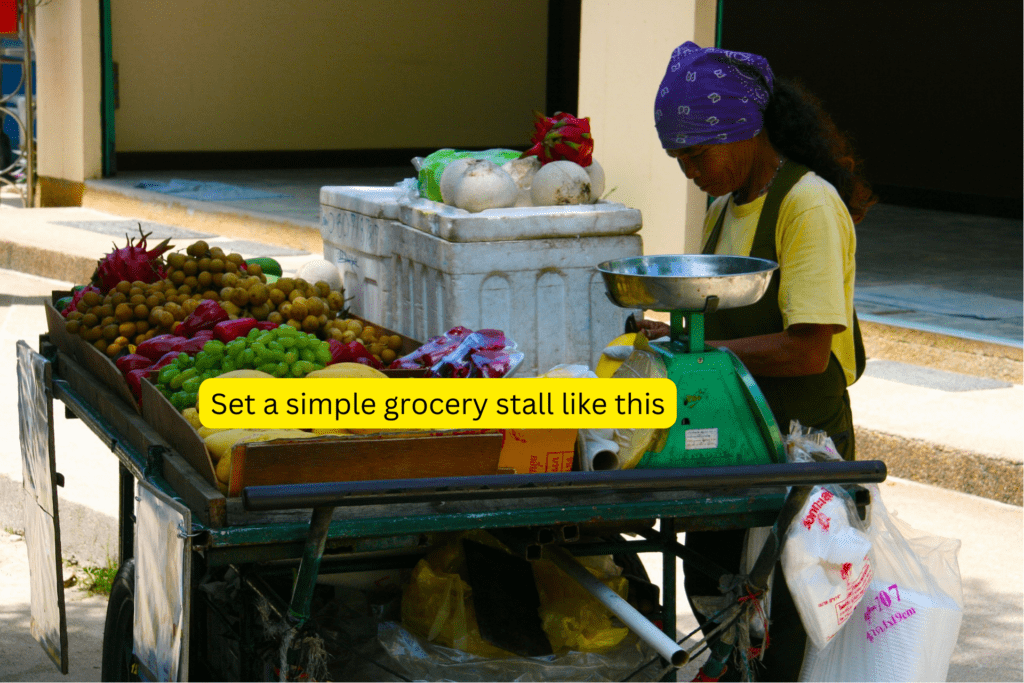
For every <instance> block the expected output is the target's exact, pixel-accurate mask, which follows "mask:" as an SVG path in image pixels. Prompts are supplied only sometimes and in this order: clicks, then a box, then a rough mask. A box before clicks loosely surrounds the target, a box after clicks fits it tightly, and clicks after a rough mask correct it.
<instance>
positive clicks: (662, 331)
mask: <svg viewBox="0 0 1024 683" xmlns="http://www.w3.org/2000/svg"><path fill="white" fill-rule="evenodd" d="M636 327H637V330H638V331H639V332H640V334H642V335H644V336H645V337H647V338H648V339H660V338H661V337H667V336H669V331H670V329H669V325H668V323H663V322H661V321H660V320H647V319H644V320H637V321H636Z"/></svg>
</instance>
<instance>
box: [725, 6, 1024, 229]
mask: <svg viewBox="0 0 1024 683" xmlns="http://www.w3.org/2000/svg"><path fill="white" fill-rule="evenodd" d="M720 7H721V9H720V11H721V16H720V17H719V20H720V22H721V47H724V48H727V49H733V50H742V51H745V52H755V53H758V54H762V55H764V56H766V57H767V58H768V60H769V62H770V63H771V65H772V68H773V70H774V71H775V73H776V74H777V75H779V76H781V77H786V78H793V79H798V80H800V81H802V82H803V83H804V85H806V86H807V87H808V88H809V89H810V90H811V91H812V92H814V93H815V94H816V95H818V97H820V98H821V99H822V101H823V103H824V104H825V106H826V108H827V109H828V111H829V112H830V113H832V115H833V117H834V118H835V120H836V123H837V125H838V126H839V127H840V128H841V129H843V130H845V131H847V132H849V133H850V134H852V136H853V138H854V141H855V142H856V144H857V148H858V150H859V152H860V154H861V155H862V156H863V157H864V159H865V160H866V162H867V169H868V173H869V175H870V177H871V180H872V183H873V184H874V185H875V188H876V191H877V192H878V194H879V195H880V196H881V197H882V201H883V202H886V203H889V204H899V205H904V206H921V207H927V208H932V209H942V210H950V211H960V212H966V213H979V214H987V215H993V216H1004V217H1008V218H1020V217H1021V214H1022V212H1021V206H1022V193H1021V187H1022V182H1024V178H1022V156H1021V152H1020V145H1019V143H1018V142H1017V140H1018V138H1017V136H1018V135H1019V134H1020V128H1021V120H1022V92H1024V91H1022V78H1024V72H1022V66H1021V64H1022V59H1021V57H1022V34H1021V31H1020V25H1021V19H1022V8H1021V4H1020V3H1019V2H1011V1H1010V0H976V1H975V2H961V1H959V0H904V1H902V2H891V0H859V1H858V2H848V1H845V0H837V1H836V2H828V3H823V2H820V0H724V1H723V2H722V3H721V6H720Z"/></svg>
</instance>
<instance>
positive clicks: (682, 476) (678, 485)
mask: <svg viewBox="0 0 1024 683" xmlns="http://www.w3.org/2000/svg"><path fill="white" fill-rule="evenodd" d="M886 476H887V470H886V466H885V463H884V462H883V461H881V460H865V461H860V462H845V461H840V462H807V463H803V462H801V463H783V464H772V465H736V466H731V467H701V468H697V467H688V468H673V469H645V470H612V471H602V472H560V473H543V474H505V475H489V476H474V477H431V478H425V479H392V480H386V481H343V482H324V483H309V484H277V485H271V486H247V487H245V488H244V489H243V490H242V504H243V506H244V507H245V509H246V510H251V511H269V510H301V509H309V508H318V507H349V506H358V505H389V504H393V503H418V502H438V501H448V502H451V501H456V500H493V499H497V498H535V497H543V496H552V495H566V494H579V495H583V496H589V495H592V494H593V493H594V492H595V491H616V492H634V493H640V492H653V491H671V490H697V491H702V490H709V489H737V488H758V487H779V486H813V485H817V484H871V483H879V482H882V481H885V478H886Z"/></svg>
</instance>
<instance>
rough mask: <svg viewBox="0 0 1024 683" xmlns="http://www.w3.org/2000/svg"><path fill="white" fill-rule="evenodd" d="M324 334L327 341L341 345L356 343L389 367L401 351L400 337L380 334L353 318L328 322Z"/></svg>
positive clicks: (374, 328) (375, 329)
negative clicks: (332, 340)
mask: <svg viewBox="0 0 1024 683" xmlns="http://www.w3.org/2000/svg"><path fill="white" fill-rule="evenodd" d="M325 332H326V338H327V339H337V340H338V341H340V342H341V343H342V344H347V343H349V342H351V341H358V342H359V343H361V344H362V345H363V346H365V347H366V350H367V351H369V352H370V354H371V355H372V356H374V357H375V358H376V359H377V360H379V361H380V362H381V363H383V364H384V365H389V364H390V363H391V361H393V360H395V358H397V357H398V354H399V352H400V351H401V350H402V338H401V337H400V336H398V335H397V334H392V335H387V334H381V332H380V331H379V330H378V329H377V328H376V327H373V326H372V325H364V324H363V323H362V322H361V321H359V320H356V319H355V318H350V319H345V320H333V321H329V322H328V323H327V325H326V328H325Z"/></svg>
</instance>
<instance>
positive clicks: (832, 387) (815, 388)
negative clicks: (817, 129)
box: [703, 161, 864, 456]
mask: <svg viewBox="0 0 1024 683" xmlns="http://www.w3.org/2000/svg"><path fill="white" fill-rule="evenodd" d="M808 171H809V169H808V168H807V167H806V166H803V165H801V164H797V163H795V162H793V161H787V162H786V163H785V164H784V165H783V166H782V168H781V169H780V170H779V175H778V176H777V177H776V178H775V182H773V183H772V187H771V189H770V190H769V191H768V196H767V197H765V202H764V206H763V207H762V209H761V215H760V217H759V219H758V224H757V228H756V231H755V233H754V240H753V244H752V246H751V250H750V256H753V257H757V258H764V259H768V260H771V261H778V254H777V252H776V249H775V234H776V230H777V225H778V219H779V210H780V207H781V206H782V201H783V199H784V198H785V196H786V194H788V193H789V191H790V190H791V189H793V186H794V185H795V184H796V183H797V182H798V181H799V180H800V178H802V177H803V176H804V174H806V173H807V172H808ZM727 210H728V207H723V209H722V212H721V214H720V215H719V217H718V220H717V221H716V225H715V228H714V229H713V230H712V232H711V235H710V236H709V238H708V241H707V244H705V246H704V249H703V253H705V254H713V253H714V252H715V249H716V248H717V246H718V241H719V239H720V237H721V231H722V225H723V224H724V219H725V212H726V211H727ZM779 277H780V276H779V271H775V273H774V274H773V275H772V279H771V281H770V282H769V286H768V291H767V292H766V293H765V295H764V296H763V297H762V298H761V299H760V300H759V301H758V302H756V303H754V304H752V305H750V306H743V307H741V308H735V309H729V310H724V311H717V312H715V313H714V314H709V315H707V316H706V317H705V328H706V330H705V334H706V337H707V339H710V340H715V339H721V340H726V339H736V338H739V337H750V336H755V335H760V334H771V333H774V332H781V331H782V330H783V322H782V312H781V311H780V310H779V304H778V299H779ZM853 336H854V349H855V353H856V358H857V376H858V377H859V376H860V373H861V372H863V363H864V360H863V359H864V346H863V341H862V339H861V336H860V326H859V324H858V322H857V318H856V314H854V320H853ZM755 380H756V381H757V383H758V386H759V387H760V388H761V391H762V392H763V393H764V395H765V398H766V399H767V401H768V404H769V406H771V409H772V413H773V415H774V416H775V420H776V422H777V423H778V426H779V429H780V430H782V431H783V432H786V431H788V429H789V422H790V420H793V419H796V420H799V421H800V423H801V424H803V425H804V426H808V427H815V428H817V429H821V430H823V431H825V432H827V433H828V434H830V435H834V436H835V437H839V439H840V440H844V438H845V437H846V432H849V433H850V434H852V423H851V418H850V410H849V402H848V400H847V399H846V375H845V373H844V372H843V368H842V366H841V365H840V363H839V361H838V359H837V358H836V357H835V354H831V355H830V358H829V364H828V367H827V368H826V370H825V372H823V373H821V374H819V375H808V376H805V377H755ZM834 440H835V439H834ZM850 441H851V442H852V437H851V438H850ZM837 445H838V444H837ZM844 445H845V444H844ZM850 445H851V446H852V443H851V444H850ZM843 450H846V449H845V448H844V449H843ZM845 455H846V454H845V453H844V456H845ZM850 455H851V456H852V453H850Z"/></svg>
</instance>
